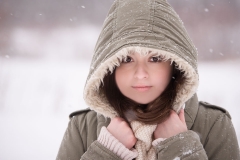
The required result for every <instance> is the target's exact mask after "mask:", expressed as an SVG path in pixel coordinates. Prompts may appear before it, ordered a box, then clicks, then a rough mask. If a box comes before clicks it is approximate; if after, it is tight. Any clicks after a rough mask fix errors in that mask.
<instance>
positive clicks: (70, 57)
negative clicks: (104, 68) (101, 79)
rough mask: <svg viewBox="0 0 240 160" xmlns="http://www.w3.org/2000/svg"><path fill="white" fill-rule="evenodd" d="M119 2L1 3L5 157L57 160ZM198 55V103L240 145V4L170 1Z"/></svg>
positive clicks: (0, 121) (0, 118)
mask: <svg viewBox="0 0 240 160" xmlns="http://www.w3.org/2000/svg"><path fill="white" fill-rule="evenodd" d="M112 2H113V0H101V1H99V0H91V1H89V0H41V1H40V0H0V128H1V132H0V142H1V143H0V159H4V160H13V159H20V160H22V159H24V160H30V159H35V160H43V159H44V160H47V159H49V160H50V159H55V157H56V155H57V151H58V148H59V146H60V143H61V140H62V137H63V134H64V132H65V129H66V127H67V124H68V121H69V119H68V115H69V114H70V113H71V112H73V111H76V110H79V109H83V108H86V107H87V106H86V104H85V102H84V101H83V98H82V97H83V95H82V92H83V87H84V84H85V80H86V77H87V74H88V70H89V66H90V61H91V57H92V55H93V50H94V46H95V43H96V41H97V38H98V35H99V32H100V30H101V26H102V23H103V21H104V18H105V16H106V14H107V12H108V10H109V8H110V6H111V4H112ZM169 2H170V4H171V5H172V6H173V7H174V9H175V10H176V12H177V13H178V14H179V16H180V17H181V18H182V20H183V22H184V24H185V27H186V28H187V30H188V32H189V35H190V37H191V38H192V40H193V42H194V44H195V45H196V47H197V48H198V52H199V74H200V85H199V89H198V96H199V100H203V101H207V102H210V103H212V104H216V105H219V106H221V107H223V108H225V109H227V110H228V111H229V112H230V114H231V116H232V121H233V124H234V127H235V129H236V133H237V136H238V141H239V139H240V118H239V108H238V106H239V104H240V99H239V96H240V84H239V82H240V1H239V0H231V1H226V0H169Z"/></svg>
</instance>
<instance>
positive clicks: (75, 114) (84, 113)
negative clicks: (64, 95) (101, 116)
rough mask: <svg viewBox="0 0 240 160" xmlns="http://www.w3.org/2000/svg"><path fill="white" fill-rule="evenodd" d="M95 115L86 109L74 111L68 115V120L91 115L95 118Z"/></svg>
mask: <svg viewBox="0 0 240 160" xmlns="http://www.w3.org/2000/svg"><path fill="white" fill-rule="evenodd" d="M96 114H97V113H96V112H95V111H92V110H90V108H86V109H82V110H77V111H74V112H72V113H71V114H70V115H69V119H72V118H73V117H74V116H81V115H84V116H86V115H92V116H95V115H96Z"/></svg>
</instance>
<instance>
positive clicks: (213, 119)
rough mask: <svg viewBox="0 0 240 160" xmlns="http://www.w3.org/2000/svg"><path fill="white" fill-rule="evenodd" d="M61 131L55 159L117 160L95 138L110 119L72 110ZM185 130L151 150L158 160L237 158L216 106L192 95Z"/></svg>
mask: <svg viewBox="0 0 240 160" xmlns="http://www.w3.org/2000/svg"><path fill="white" fill-rule="evenodd" d="M70 118H71V119H70V122H69V125H68V128H67V130H66V132H65V135H64V138H63V141H62V144H61V147H60V149H59V152H58V156H57V160H79V159H82V160H118V159H119V160H120V158H119V157H118V156H116V155H115V154H114V153H113V152H112V151H110V150H109V149H107V148H105V147H104V146H102V145H101V144H100V143H99V142H98V141H96V139H97V137H98V135H99V132H100V129H101V127H102V126H107V125H108V124H109V122H110V119H106V118H105V117H104V116H102V115H97V113H96V112H95V111H91V110H89V109H86V110H82V111H78V112H74V113H72V114H71V115H70ZM185 118H186V123H187V127H188V129H189V131H187V132H185V133H181V134H178V135H176V136H174V137H172V138H170V139H168V140H166V141H164V142H163V143H162V144H159V145H158V146H157V147H156V149H155V151H156V154H157V159H159V160H173V159H174V160H179V159H181V160H182V159H184V160H195V159H196V160H203V159H209V160H239V159H240V156H239V147H238V142H237V138H236V134H235V131H234V127H233V125H232V122H231V117H230V115H229V113H228V112H227V111H226V110H225V109H223V108H220V107H218V106H214V105H211V104H208V103H206V102H198V100H197V96H194V97H193V98H191V99H190V100H189V101H188V102H187V103H186V108H185Z"/></svg>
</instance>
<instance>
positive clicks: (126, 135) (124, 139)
mask: <svg viewBox="0 0 240 160" xmlns="http://www.w3.org/2000/svg"><path fill="white" fill-rule="evenodd" d="M107 129H108V131H109V132H110V133H111V134H112V135H113V136H114V137H115V138H116V139H118V140H119V142H121V143H122V144H123V145H124V146H125V147H126V148H128V149H131V148H132V147H133V146H134V145H135V143H136V142H137V139H136V137H135V136H134V134H133V131H132V129H131V128H130V127H129V125H128V123H127V122H126V121H125V120H124V119H122V118H120V117H115V118H113V119H111V122H110V124H109V125H108V127H107Z"/></svg>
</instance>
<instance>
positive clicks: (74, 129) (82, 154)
mask: <svg viewBox="0 0 240 160" xmlns="http://www.w3.org/2000/svg"><path fill="white" fill-rule="evenodd" d="M93 126H96V124H95V125H94V124H93V120H90V119H89V117H88V116H87V115H86V114H85V113H84V114H81V115H79V116H74V117H73V118H71V120H70V121H69V124H68V128H67V129H66V132H65V134H64V137H63V140H62V143H61V145H60V148H59V151H58V154H57V158H56V159H57V160H66V159H68V160H80V159H81V160H96V159H98V160H104V159H110V160H118V159H119V160H120V158H119V157H118V156H117V155H115V154H114V153H113V152H112V151H110V150H108V149H107V148H105V147H104V146H103V145H101V144H100V143H99V142H98V141H96V140H95V139H96V138H93V137H95V135H94V134H93V132H95V130H94V129H92V130H91V128H92V127H93ZM89 132H90V133H89ZM91 132H92V133H91Z"/></svg>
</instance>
